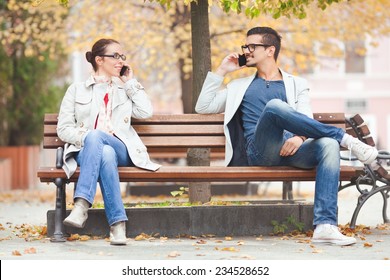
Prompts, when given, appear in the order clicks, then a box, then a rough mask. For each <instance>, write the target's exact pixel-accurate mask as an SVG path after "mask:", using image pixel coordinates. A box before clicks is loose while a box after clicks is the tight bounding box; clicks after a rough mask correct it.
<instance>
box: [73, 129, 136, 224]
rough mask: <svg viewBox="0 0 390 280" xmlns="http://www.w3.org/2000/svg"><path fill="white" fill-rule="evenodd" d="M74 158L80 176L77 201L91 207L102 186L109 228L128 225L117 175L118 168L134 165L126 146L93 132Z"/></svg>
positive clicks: (109, 137) (103, 134) (109, 136)
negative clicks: (84, 202)
mask: <svg viewBox="0 0 390 280" xmlns="http://www.w3.org/2000/svg"><path fill="white" fill-rule="evenodd" d="M75 158H76V161H77V163H78V165H79V166H80V176H79V179H78V182H77V187H76V191H75V194H74V198H75V199H76V198H83V199H85V200H87V201H88V202H89V203H90V204H92V203H93V200H94V198H95V195H96V187H97V182H99V185H100V189H101V192H102V195H103V200H104V208H105V211H106V217H107V221H108V224H109V225H110V226H111V225H113V224H115V223H117V222H121V221H127V216H126V212H125V208H124V206H123V202H122V197H121V191H120V181H119V174H118V166H132V165H133V163H132V161H131V159H130V157H129V154H128V152H127V148H126V146H125V144H123V142H122V141H121V140H119V139H118V138H117V137H115V136H112V135H110V134H107V133H104V132H102V131H100V130H92V131H90V132H89V133H88V134H87V136H86V137H85V139H84V146H83V147H82V149H81V150H80V152H78V154H77V155H76V157H75Z"/></svg>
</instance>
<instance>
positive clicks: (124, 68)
mask: <svg viewBox="0 0 390 280" xmlns="http://www.w3.org/2000/svg"><path fill="white" fill-rule="evenodd" d="M127 69H129V67H127V66H123V67H122V69H121V72H120V73H119V75H120V76H123V75H124V74H125V72H126V70H127Z"/></svg>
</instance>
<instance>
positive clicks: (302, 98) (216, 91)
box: [195, 70, 313, 165]
mask: <svg viewBox="0 0 390 280" xmlns="http://www.w3.org/2000/svg"><path fill="white" fill-rule="evenodd" d="M280 72H281V73H282V76H283V82H284V85H285V88H286V97H287V103H288V104H289V105H290V106H291V107H292V108H294V109H295V110H297V111H298V112H300V113H303V114H305V115H307V116H309V117H311V118H312V117H313V114H312V111H311V107H310V98H309V94H308V93H309V86H308V83H307V81H306V80H305V79H303V78H299V77H296V76H293V75H291V74H288V73H286V72H284V71H282V70H280ZM255 75H256V74H253V75H251V76H249V77H245V78H240V79H236V80H233V81H232V82H230V83H228V84H227V85H226V87H224V86H223V80H224V77H222V76H219V75H217V74H214V73H212V72H209V73H208V74H207V76H206V79H205V81H204V83H203V87H202V90H201V92H200V95H199V98H198V101H197V103H196V106H195V111H196V112H197V113H199V114H216V113H225V116H224V133H225V137H226V144H225V165H242V163H238V162H240V156H241V155H242V156H246V153H245V151H243V148H242V146H243V143H238V142H242V141H243V140H242V139H243V135H236V134H237V133H240V134H242V131H240V129H238V130H237V128H236V126H235V125H232V123H233V122H235V123H240V121H241V120H237V116H238V115H237V113H238V112H239V111H240V110H239V107H240V105H241V102H242V100H243V98H244V95H245V92H246V90H247V89H248V87H249V85H250V84H251V82H252V81H253V79H254V78H255ZM240 139H241V140H240ZM238 146H240V147H238ZM238 153H240V155H238Z"/></svg>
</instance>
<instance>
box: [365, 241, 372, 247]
mask: <svg viewBox="0 0 390 280" xmlns="http://www.w3.org/2000/svg"><path fill="white" fill-rule="evenodd" d="M364 247H372V243H368V242H366V243H364Z"/></svg>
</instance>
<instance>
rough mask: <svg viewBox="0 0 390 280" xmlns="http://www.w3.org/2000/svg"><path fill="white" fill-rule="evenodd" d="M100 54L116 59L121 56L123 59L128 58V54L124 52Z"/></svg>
mask: <svg viewBox="0 0 390 280" xmlns="http://www.w3.org/2000/svg"><path fill="white" fill-rule="evenodd" d="M99 56H105V57H112V58H115V59H119V58H121V59H122V60H123V61H125V60H126V56H125V55H124V54H119V53H114V54H101V55H99Z"/></svg>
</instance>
